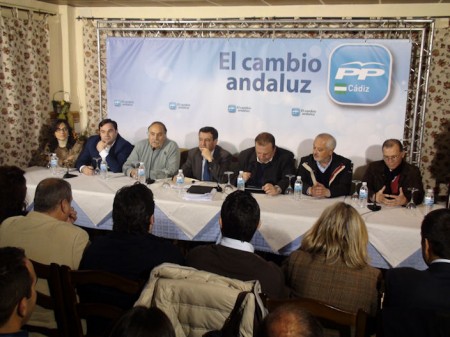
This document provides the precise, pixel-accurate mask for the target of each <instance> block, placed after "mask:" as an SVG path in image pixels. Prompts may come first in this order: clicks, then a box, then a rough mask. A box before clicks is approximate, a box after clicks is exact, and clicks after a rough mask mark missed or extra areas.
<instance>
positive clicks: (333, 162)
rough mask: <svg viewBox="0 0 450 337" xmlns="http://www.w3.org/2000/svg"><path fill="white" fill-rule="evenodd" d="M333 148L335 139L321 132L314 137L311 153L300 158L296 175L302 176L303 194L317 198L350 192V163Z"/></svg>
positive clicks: (332, 196) (337, 195)
mask: <svg viewBox="0 0 450 337" xmlns="http://www.w3.org/2000/svg"><path fill="white" fill-rule="evenodd" d="M335 148H336V139H335V138H334V137H333V136H332V135H330V134H328V133H321V134H319V135H317V136H316V138H315V139H314V143H313V153H312V154H310V155H309V156H306V157H302V158H301V159H300V164H299V165H298V170H297V176H301V177H302V181H303V193H304V194H307V195H311V196H313V197H319V198H320V197H322V198H334V197H339V196H341V195H348V194H350V189H351V185H352V163H351V161H350V160H349V159H347V158H345V157H342V156H340V155H338V154H336V153H335V152H334V149H335Z"/></svg>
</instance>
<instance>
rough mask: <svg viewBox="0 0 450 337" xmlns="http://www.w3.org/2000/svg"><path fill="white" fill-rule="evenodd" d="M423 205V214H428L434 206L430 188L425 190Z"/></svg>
mask: <svg viewBox="0 0 450 337" xmlns="http://www.w3.org/2000/svg"><path fill="white" fill-rule="evenodd" d="M423 204H424V205H425V214H428V213H429V212H431V210H432V209H433V205H434V192H433V189H432V188H429V189H427V191H426V192H425V198H424V199H423Z"/></svg>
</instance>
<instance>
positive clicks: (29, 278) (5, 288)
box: [0, 247, 36, 337]
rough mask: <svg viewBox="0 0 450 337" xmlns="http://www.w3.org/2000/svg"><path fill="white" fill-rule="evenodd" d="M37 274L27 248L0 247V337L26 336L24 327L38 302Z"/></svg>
mask: <svg viewBox="0 0 450 337" xmlns="http://www.w3.org/2000/svg"><path fill="white" fill-rule="evenodd" d="M35 286H36V273H35V272H34V268H33V264H32V263H31V261H30V260H28V259H27V257H26V256H25V251H24V250H23V249H21V248H16V247H4V248H0V299H1V300H0V336H18V337H27V336H28V333H27V332H26V331H23V330H21V329H22V327H23V326H24V325H25V323H27V321H28V319H29V318H30V316H31V313H32V312H33V310H34V307H35V305H36V289H35Z"/></svg>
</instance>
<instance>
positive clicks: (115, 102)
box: [114, 99, 122, 107]
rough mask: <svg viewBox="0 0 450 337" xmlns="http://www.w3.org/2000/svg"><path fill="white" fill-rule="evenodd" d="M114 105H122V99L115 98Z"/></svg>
mask: <svg viewBox="0 0 450 337" xmlns="http://www.w3.org/2000/svg"><path fill="white" fill-rule="evenodd" d="M114 106H116V107H120V106H122V101H121V100H120V99H115V100H114Z"/></svg>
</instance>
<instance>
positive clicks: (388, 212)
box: [26, 168, 424, 267]
mask: <svg viewBox="0 0 450 337" xmlns="http://www.w3.org/2000/svg"><path fill="white" fill-rule="evenodd" d="M75 174H78V176H77V177H75V178H71V179H68V180H67V181H68V182H69V183H70V184H71V186H72V193H73V199H74V203H76V205H77V206H78V207H79V209H80V210H81V211H82V213H84V214H85V215H86V216H87V218H88V219H89V221H84V222H77V223H78V224H79V225H81V226H86V227H94V228H95V227H96V226H98V227H97V228H106V229H111V219H110V218H111V211H112V204H113V199H114V195H115V193H116V191H117V190H118V189H120V188H121V187H122V186H125V185H131V184H133V183H134V182H135V181H134V180H133V179H131V178H129V177H126V176H124V175H122V174H120V173H117V174H110V175H109V177H108V179H106V180H105V179H102V178H101V177H100V176H84V175H82V174H79V173H77V172H75ZM49 176H51V173H50V171H49V170H46V169H43V168H29V169H28V170H27V173H26V179H27V186H28V200H29V201H30V202H31V201H32V199H33V196H34V192H35V189H36V186H37V184H38V183H39V181H41V180H42V179H44V178H46V177H49ZM161 185H162V182H161V181H159V182H156V183H155V184H152V185H149V187H150V188H151V190H152V191H153V193H154V196H155V201H156V206H157V211H156V212H155V217H156V220H155V221H156V223H155V226H158V225H159V226H161V227H167V226H172V227H176V228H172V231H173V230H175V232H177V231H178V232H179V231H181V232H182V233H180V234H181V237H178V236H177V235H179V234H175V235H176V236H177V237H171V238H179V239H188V240H199V241H209V240H211V241H214V239H213V237H217V235H219V229H218V226H217V225H216V224H217V219H218V214H219V212H220V207H221V205H222V202H223V200H224V198H225V197H226V195H225V194H224V193H217V194H216V195H215V196H214V198H213V200H212V201H188V200H184V199H183V197H182V193H183V192H180V191H179V190H176V189H172V188H171V189H163V188H162V186H161ZM254 196H255V198H256V199H257V201H258V203H259V205H260V208H261V227H260V228H259V233H257V236H258V235H260V236H262V238H260V239H261V240H260V241H262V242H263V244H265V245H268V246H269V247H268V248H269V249H267V250H269V251H273V252H279V251H280V250H281V249H282V248H283V247H286V246H289V244H292V243H293V242H296V240H297V241H299V238H300V237H301V236H302V235H303V234H304V233H305V232H306V231H307V230H308V229H309V228H310V227H311V226H312V224H313V223H314V222H315V220H316V219H317V218H318V217H319V215H320V214H321V212H322V211H323V209H324V208H325V207H326V206H328V205H331V204H333V203H334V202H336V201H344V200H345V201H346V202H349V203H351V200H350V199H349V198H347V199H345V198H344V197H341V198H335V199H315V198H312V197H307V196H305V197H303V198H302V199H301V200H299V201H298V200H294V199H293V198H292V197H291V196H286V195H279V196H276V197H271V196H268V195H263V194H255V195H254ZM357 209H358V211H359V212H360V214H361V215H362V216H363V218H364V220H365V221H366V225H367V228H368V231H369V239H370V243H371V244H372V245H373V247H374V248H375V249H376V250H377V251H378V252H379V253H380V254H381V256H382V257H383V258H384V259H385V260H386V261H387V262H388V263H389V265H390V266H393V267H395V266H398V265H399V264H400V263H401V262H402V261H405V260H406V259H408V258H409V257H411V256H412V255H413V254H417V253H418V250H420V224H421V222H422V219H423V216H424V208H423V207H422V206H419V207H418V208H417V209H416V210H407V209H405V208H402V207H393V208H389V207H383V208H382V210H381V211H379V212H371V211H369V210H368V209H367V208H358V207H357ZM161 230H162V231H163V232H164V231H166V230H167V228H161ZM208 230H209V231H210V232H211V233H212V236H211V235H210V236H208V235H207V234H208V233H206V232H208ZM211 233H210V234H211ZM162 236H165V235H164V234H163V235H162ZM168 236H171V235H168ZM295 248H297V247H294V249H295Z"/></svg>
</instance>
